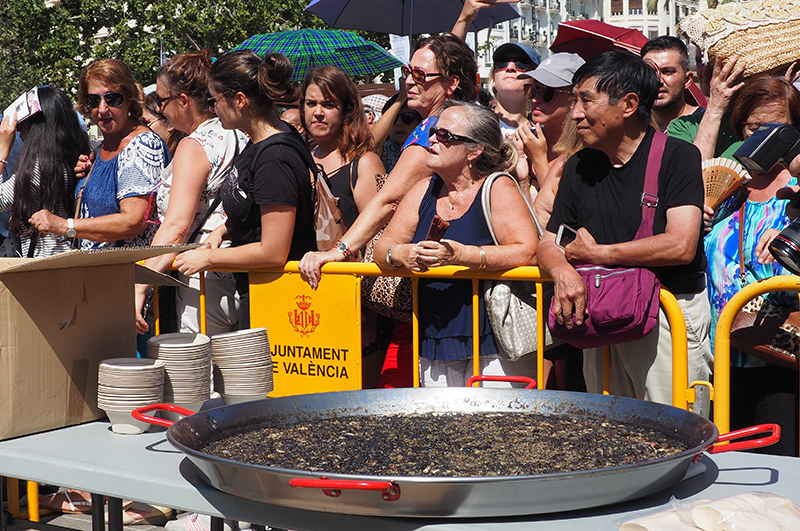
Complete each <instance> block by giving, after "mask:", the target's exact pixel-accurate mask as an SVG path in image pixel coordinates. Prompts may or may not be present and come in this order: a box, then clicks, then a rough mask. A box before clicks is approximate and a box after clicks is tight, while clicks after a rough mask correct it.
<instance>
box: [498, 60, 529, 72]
mask: <svg viewBox="0 0 800 531" xmlns="http://www.w3.org/2000/svg"><path fill="white" fill-rule="evenodd" d="M511 63H514V67H515V68H516V69H517V70H519V71H520V72H527V71H528V70H533V63H526V62H525V61H495V63H494V69H495V70H503V69H505V68H506V67H507V66H508V65H510V64H511Z"/></svg>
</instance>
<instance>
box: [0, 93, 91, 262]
mask: <svg viewBox="0 0 800 531" xmlns="http://www.w3.org/2000/svg"><path fill="white" fill-rule="evenodd" d="M38 93H39V104H40V105H41V108H42V111H41V112H39V113H36V114H34V115H33V116H30V117H29V118H27V119H26V120H24V121H22V122H19V123H17V120H16V118H15V117H14V115H7V116H5V117H4V118H3V122H2V124H0V164H2V165H5V160H6V159H7V158H8V157H9V153H10V152H11V146H13V144H14V140H15V138H16V130H19V132H20V135H21V137H22V140H23V144H22V151H21V153H20V157H19V159H18V162H17V166H16V170H17V171H16V172H15V173H14V175H12V176H11V178H10V179H9V180H7V181H6V182H4V183H3V184H2V186H0V211H8V210H10V211H11V221H10V222H9V228H10V229H11V230H14V231H17V234H18V235H19V237H20V244H21V246H20V247H21V253H22V256H28V254H29V249H30V245H31V243H32V242H33V241H34V239H35V243H34V250H33V252H32V253H31V256H33V257H40V256H50V255H52V254H56V253H60V252H64V251H68V250H69V249H70V248H71V241H70V240H69V239H68V238H67V237H66V236H63V235H60V234H58V235H57V234H46V235H39V234H37V232H36V230H35V228H34V227H33V226H32V225H31V223H30V222H29V221H28V220H29V219H30V217H31V216H32V215H33V214H34V213H35V212H38V211H39V210H41V209H47V210H49V211H51V212H53V213H55V214H56V215H58V216H63V217H67V216H69V215H71V214H72V213H73V212H74V211H75V185H76V183H77V182H78V179H77V177H76V176H75V171H74V169H73V168H74V167H75V164H76V162H77V161H78V157H79V156H80V155H88V154H89V152H90V151H91V149H90V147H89V137H88V136H87V135H86V132H85V131H83V130H82V129H81V125H80V122H79V120H78V116H77V114H75V111H74V109H73V108H72V102H71V101H70V100H69V98H68V97H67V95H66V94H64V93H63V92H61V91H60V90H58V89H56V88H52V87H39V89H38Z"/></svg>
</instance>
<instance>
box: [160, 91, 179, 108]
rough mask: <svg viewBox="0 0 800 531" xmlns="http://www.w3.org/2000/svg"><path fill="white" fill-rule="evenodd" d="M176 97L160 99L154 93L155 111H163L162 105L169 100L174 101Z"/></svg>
mask: <svg viewBox="0 0 800 531" xmlns="http://www.w3.org/2000/svg"><path fill="white" fill-rule="evenodd" d="M177 97H178V96H167V97H166V98H162V97H161V96H159V95H158V92H156V93H155V100H156V109H163V108H164V104H165V103H167V102H168V101H169V100H174V99H175V98H177Z"/></svg>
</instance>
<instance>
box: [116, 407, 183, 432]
mask: <svg viewBox="0 0 800 531" xmlns="http://www.w3.org/2000/svg"><path fill="white" fill-rule="evenodd" d="M150 411H174V412H175V413H178V414H179V415H184V416H187V417H188V416H189V415H194V413H195V412H194V411H192V410H189V409H186V408H182V407H180V406H176V405H174V404H153V405H150V406H144V407H139V408H136V409H134V410H133V411H131V416H132V417H133V418H135V419H136V420H141V421H142V422H149V423H150V424H155V425H156V426H164V427H165V428H169V427H170V426H172V425H173V424H175V421H174V420H167V419H160V418H157V417H151V416H150V415H145V413H148V412H150Z"/></svg>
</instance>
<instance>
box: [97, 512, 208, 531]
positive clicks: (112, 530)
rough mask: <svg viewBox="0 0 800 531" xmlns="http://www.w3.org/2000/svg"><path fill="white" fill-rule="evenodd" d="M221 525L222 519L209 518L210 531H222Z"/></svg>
mask: <svg viewBox="0 0 800 531" xmlns="http://www.w3.org/2000/svg"><path fill="white" fill-rule="evenodd" d="M223 523H224V520H223V519H222V518H217V517H216V516H212V517H211V531H222V529H223V527H224V526H223ZM112 531H113V530H112Z"/></svg>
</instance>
